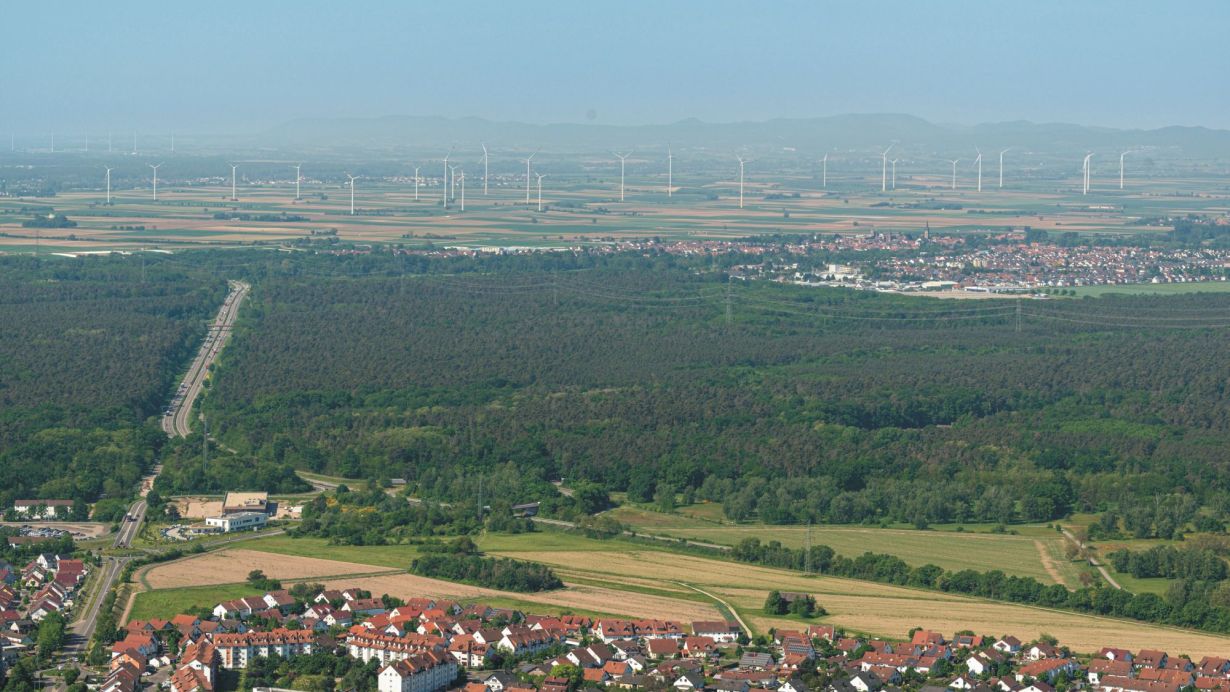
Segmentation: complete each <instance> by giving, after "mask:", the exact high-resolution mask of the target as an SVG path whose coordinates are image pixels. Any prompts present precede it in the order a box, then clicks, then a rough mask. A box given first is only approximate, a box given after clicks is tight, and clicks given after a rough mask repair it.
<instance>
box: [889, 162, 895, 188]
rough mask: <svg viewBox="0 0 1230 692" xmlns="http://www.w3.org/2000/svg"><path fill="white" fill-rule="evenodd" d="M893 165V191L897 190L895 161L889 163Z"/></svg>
mask: <svg viewBox="0 0 1230 692" xmlns="http://www.w3.org/2000/svg"><path fill="white" fill-rule="evenodd" d="M889 163H891V164H892V165H893V189H894V190H896V189H897V159H893V160H892V161H889Z"/></svg>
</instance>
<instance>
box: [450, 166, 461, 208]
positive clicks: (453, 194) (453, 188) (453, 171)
mask: <svg viewBox="0 0 1230 692" xmlns="http://www.w3.org/2000/svg"><path fill="white" fill-rule="evenodd" d="M458 168H461V166H449V167H448V198H449V199H452V200H455V199H457V169H458Z"/></svg>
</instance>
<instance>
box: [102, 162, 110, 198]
mask: <svg viewBox="0 0 1230 692" xmlns="http://www.w3.org/2000/svg"><path fill="white" fill-rule="evenodd" d="M103 169H104V170H105V171H107V206H108V207H109V206H111V170H112V169H110V168H107V167H105V166H104V167H103Z"/></svg>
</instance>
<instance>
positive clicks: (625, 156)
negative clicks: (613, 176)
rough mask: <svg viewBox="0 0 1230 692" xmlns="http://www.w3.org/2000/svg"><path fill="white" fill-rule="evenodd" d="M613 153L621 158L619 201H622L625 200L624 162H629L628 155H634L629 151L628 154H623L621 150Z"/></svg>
mask: <svg viewBox="0 0 1230 692" xmlns="http://www.w3.org/2000/svg"><path fill="white" fill-rule="evenodd" d="M611 153H613V154H615V156H616V157H618V158H619V201H620V202H622V201H624V164H625V163H626V162H627V160H628V157H629V156H631V155H632V152H628V153H627V154H621V153H619V152H611Z"/></svg>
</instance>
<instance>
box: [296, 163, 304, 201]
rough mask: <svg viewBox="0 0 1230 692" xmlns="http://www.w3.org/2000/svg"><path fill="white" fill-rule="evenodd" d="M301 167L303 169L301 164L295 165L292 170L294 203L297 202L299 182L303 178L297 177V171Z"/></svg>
mask: <svg viewBox="0 0 1230 692" xmlns="http://www.w3.org/2000/svg"><path fill="white" fill-rule="evenodd" d="M302 167H303V164H301V163H300V164H296V165H295V166H294V169H295V201H296V202H298V201H299V181H300V180H303V176H301V175H299V169H300V168H302Z"/></svg>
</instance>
